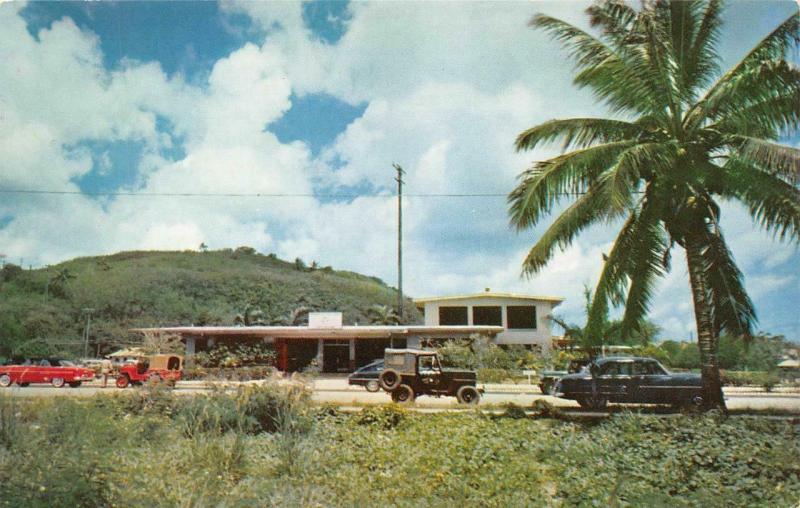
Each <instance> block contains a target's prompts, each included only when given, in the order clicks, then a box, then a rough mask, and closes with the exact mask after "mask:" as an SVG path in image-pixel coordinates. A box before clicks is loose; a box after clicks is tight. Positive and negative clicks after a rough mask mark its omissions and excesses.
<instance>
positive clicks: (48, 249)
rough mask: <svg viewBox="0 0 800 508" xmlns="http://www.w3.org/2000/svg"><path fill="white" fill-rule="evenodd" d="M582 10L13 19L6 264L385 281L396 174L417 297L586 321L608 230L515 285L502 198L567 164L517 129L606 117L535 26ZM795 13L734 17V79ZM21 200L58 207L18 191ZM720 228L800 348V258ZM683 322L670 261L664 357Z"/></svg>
mask: <svg viewBox="0 0 800 508" xmlns="http://www.w3.org/2000/svg"><path fill="white" fill-rule="evenodd" d="M587 5H588V3H587V2H582V1H565V2H544V1H542V2H487V3H482V2H469V3H467V2H429V3H411V2H382V3H377V2H352V3H348V2H340V1H331V2H314V3H311V2H303V3H300V2H276V3H266V2H243V3H238V2H223V3H214V2H88V3H83V2H80V3H70V2H55V3H51V2H34V3H24V2H6V3H0V253H2V254H3V255H5V256H6V257H5V261H6V262H13V263H19V264H23V265H24V266H26V267H27V266H29V265H32V266H34V267H39V266H44V265H47V264H54V263H57V262H60V261H64V260H67V259H71V258H73V257H76V256H86V255H99V254H108V253H114V252H118V251H122V250H133V249H137V250H151V249H158V250H186V249H191V250H197V249H198V248H199V246H200V244H201V243H205V244H206V245H208V246H209V248H211V249H222V248H236V247H238V246H242V245H247V246H251V247H254V248H255V249H257V250H258V251H259V252H262V253H265V254H266V253H276V254H277V255H278V256H279V257H281V258H284V259H289V260H293V259H295V258H297V257H299V258H301V259H303V260H305V261H306V262H307V263H310V262H312V261H316V262H317V263H319V264H320V265H321V266H326V265H330V266H333V267H334V268H336V269H345V270H354V271H358V272H361V273H365V274H369V275H374V276H378V277H380V278H382V279H383V280H385V281H386V282H387V283H389V284H390V285H396V283H397V271H396V270H397V268H396V248H397V245H396V226H397V202H396V198H395V191H396V183H395V181H394V177H395V173H394V169H393V167H392V164H393V163H398V164H401V165H402V166H403V168H404V169H405V171H406V175H405V182H406V187H405V194H406V198H405V200H404V203H403V226H404V245H403V250H404V257H403V260H404V263H403V270H404V281H403V285H404V290H405V292H406V293H407V294H408V295H410V296H413V297H421V296H431V295H446V294H454V293H465V292H478V291H483V290H484V289H485V288H491V290H493V291H504V292H521V293H528V294H539V295H554V296H560V297H563V298H566V301H565V302H564V303H563V304H562V305H561V306H560V307H558V308H557V309H556V314H558V315H559V316H561V317H563V318H565V319H567V320H568V321H573V322H578V323H579V322H581V321H582V320H583V315H582V312H583V310H582V309H583V296H582V292H583V287H584V285H590V286H593V285H594V284H595V283H596V280H597V276H598V274H599V271H600V268H601V263H602V254H603V252H608V250H609V248H610V246H611V242H612V241H613V238H614V232H615V229H614V226H615V225H614V224H610V225H602V226H598V227H595V228H593V229H591V230H589V231H588V232H586V233H584V234H583V235H582V236H581V237H580V238H579V239H578V241H576V242H575V243H573V245H571V246H570V247H569V248H567V249H566V250H564V251H562V252H560V253H559V254H558V255H557V256H555V257H554V259H553V260H552V261H551V263H550V264H549V265H548V266H547V268H545V269H544V270H543V271H542V272H541V273H540V274H538V275H537V276H535V277H533V278H523V277H522V276H521V264H522V260H523V259H524V257H525V254H526V253H527V250H528V249H529V248H530V247H531V246H532V245H533V244H534V243H535V241H536V240H537V238H538V237H539V236H540V235H541V234H542V232H543V231H544V229H545V228H546V226H547V224H548V221H544V222H543V224H542V225H540V226H539V227H537V228H536V229H533V230H528V231H523V232H517V231H515V230H514V229H512V228H511V227H509V222H508V211H507V203H506V196H507V194H508V193H509V192H510V191H511V190H512V189H513V187H514V185H515V182H516V176H517V175H518V174H519V173H520V172H522V171H523V170H525V169H526V168H527V167H529V166H530V165H531V164H532V163H533V162H534V161H536V160H542V159H545V158H547V157H550V156H553V155H555V154H556V153H557V152H556V151H554V150H553V149H551V148H547V149H541V150H540V149H537V150H536V151H534V152H525V153H516V152H515V150H514V146H513V143H514V139H515V137H516V135H517V134H518V133H519V132H521V131H522V130H524V129H526V128H528V127H530V126H533V125H536V124H538V123H541V122H543V121H546V120H550V119H553V118H568V117H573V116H607V114H608V113H607V111H605V109H604V108H603V106H602V105H600V104H598V103H597V102H596V101H595V100H594V99H593V98H592V96H591V95H589V93H588V92H586V91H581V90H578V89H576V88H575V87H574V86H573V85H572V70H573V68H572V65H571V64H570V62H569V60H568V57H567V55H566V53H565V52H564V51H563V50H561V49H560V47H559V46H558V45H557V44H556V43H554V42H553V41H551V40H549V39H548V38H547V36H546V35H545V34H543V33H540V32H537V31H535V30H532V29H531V28H529V27H528V26H527V22H528V20H529V19H530V18H531V17H532V16H533V15H534V14H535V13H537V12H544V13H547V14H550V15H554V16H556V17H559V18H561V19H564V20H566V21H569V22H571V23H574V24H576V25H578V26H580V27H585V28H586V27H587V20H586V16H585V14H584V13H583V11H584V9H585V8H586V6H587ZM796 8H797V7H796V4H794V3H793V2H791V1H768V0H763V1H755V2H746V1H738V2H737V1H733V2H729V4H728V7H727V9H726V11H725V14H724V19H725V25H724V27H723V30H724V31H723V36H722V38H721V40H720V44H719V48H720V57H721V59H722V65H723V67H729V66H730V65H733V64H734V63H735V62H736V61H737V60H738V59H739V58H741V57H742V56H743V55H744V54H745V53H746V52H747V51H748V50H749V49H750V48H751V47H752V46H753V45H754V44H755V43H756V42H757V41H758V40H759V39H760V38H761V37H763V36H764V35H765V34H766V33H768V32H769V31H770V30H771V29H772V28H774V27H775V26H777V25H778V24H779V23H780V22H781V21H782V20H783V19H785V18H786V17H787V16H788V15H790V14H791V13H792V12H796ZM789 142H790V143H792V144H794V145H797V144H798V143H797V140H796V139H793V140H789ZM20 190H25V191H47V192H48V193H37V192H25V193H20V192H8V191H20ZM50 192H60V193H61V194H54V193H50ZM178 194H183V195H178ZM432 194H433V196H432ZM464 194H482V196H474V195H473V196H463V195H464ZM256 195H260V196H256ZM722 226H723V228H724V231H725V234H726V237H727V239H728V241H729V243H730V244H731V247H732V249H733V251H734V254H735V258H736V261H737V262H738V264H739V266H740V267H741V269H742V270H743V272H744V274H745V281H746V286H747V288H748V290H749V292H750V294H751V296H752V298H753V300H754V301H755V304H756V308H757V311H758V314H759V317H760V322H759V326H758V328H759V330H762V331H765V332H769V333H774V334H784V335H786V336H788V337H789V338H791V339H794V340H800V317H799V316H798V313H797V308H798V302H799V301H800V271H799V270H798V268H797V267H798V266H800V252H799V251H798V247H797V245H796V244H787V243H780V242H778V241H777V240H774V239H773V238H772V237H770V236H769V235H767V234H765V233H763V232H761V231H759V230H758V229H756V228H755V227H754V226H753V224H752V222H751V220H750V218H749V217H748V215H747V213H746V211H745V210H744V209H743V208H741V207H739V206H738V205H736V204H735V203H725V204H724V205H723V212H722ZM330 310H336V309H330ZM691 310H692V309H691V300H690V294H689V286H688V277H687V274H686V269H685V260H684V258H683V256H682V253H681V252H680V251H676V252H675V254H674V259H673V268H672V271H671V273H670V274H669V275H668V276H667V277H666V278H665V279H664V280H663V281H662V283H661V284H660V286H659V289H658V292H657V294H656V297H655V300H654V302H653V305H652V309H651V317H652V319H653V321H654V322H656V323H657V324H658V325H659V326H661V327H662V329H663V331H662V338H674V339H679V340H680V339H687V338H690V337H692V336H693V334H694V319H693V315H692V312H691Z"/></svg>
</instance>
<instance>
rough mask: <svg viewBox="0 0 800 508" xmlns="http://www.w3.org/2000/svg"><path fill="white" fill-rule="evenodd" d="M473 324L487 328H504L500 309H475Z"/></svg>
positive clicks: (473, 310)
mask: <svg viewBox="0 0 800 508" xmlns="http://www.w3.org/2000/svg"><path fill="white" fill-rule="evenodd" d="M472 324H473V325H486V326H503V317H502V314H501V312H500V307H473V308H472Z"/></svg>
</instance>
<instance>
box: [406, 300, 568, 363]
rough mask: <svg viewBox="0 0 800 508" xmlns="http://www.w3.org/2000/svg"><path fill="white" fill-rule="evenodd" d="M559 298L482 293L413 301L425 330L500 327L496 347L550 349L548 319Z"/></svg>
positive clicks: (496, 337)
mask: <svg viewBox="0 0 800 508" xmlns="http://www.w3.org/2000/svg"><path fill="white" fill-rule="evenodd" d="M563 301H564V299H563V298H557V297H552V296H533V295H520V294H511V293H492V292H490V291H489V290H488V289H487V290H486V291H485V292H483V293H475V294H468V295H455V296H437V297H431V298H416V299H414V303H415V304H416V306H417V308H418V309H419V310H420V311H421V312H422V313H423V314H424V316H425V326H501V327H502V328H503V331H502V332H500V333H498V334H497V335H496V336H495V338H494V341H495V343H497V344H523V345H528V346H536V347H538V348H540V349H541V350H542V351H547V350H549V349H550V347H551V345H552V341H553V334H552V332H551V331H550V320H549V319H548V317H549V316H550V315H551V314H552V312H553V309H554V308H555V307H556V306H557V305H559V304H560V303H561V302H563Z"/></svg>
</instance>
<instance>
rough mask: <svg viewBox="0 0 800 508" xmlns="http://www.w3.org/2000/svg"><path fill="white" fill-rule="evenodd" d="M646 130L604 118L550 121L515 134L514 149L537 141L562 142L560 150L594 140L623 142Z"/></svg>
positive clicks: (644, 132)
mask: <svg viewBox="0 0 800 508" xmlns="http://www.w3.org/2000/svg"><path fill="white" fill-rule="evenodd" d="M646 132H647V131H646V130H645V129H644V128H643V127H641V126H639V125H637V124H635V123H630V122H624V121H621V120H607V119H605V118H570V119H566V120H550V121H548V122H545V123H543V124H540V125H537V126H536V127H532V128H530V129H528V130H526V131H524V132H522V133H521V134H520V135H519V136H517V141H516V147H517V151H521V150H533V149H534V148H536V146H538V145H540V144H546V143H552V142H555V141H557V140H561V141H563V145H562V150H567V149H569V148H572V147H578V148H585V147H588V146H590V145H593V144H595V143H598V142H600V143H608V142H611V141H624V140H628V139H634V138H637V137H638V136H642V135H644V134H646Z"/></svg>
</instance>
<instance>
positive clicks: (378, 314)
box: [367, 304, 400, 325]
mask: <svg viewBox="0 0 800 508" xmlns="http://www.w3.org/2000/svg"><path fill="white" fill-rule="evenodd" d="M367 317H369V320H370V323H371V324H373V325H397V324H400V317H399V316H398V315H397V312H395V310H394V309H393V308H391V307H389V306H388V305H377V304H376V305H373V306H371V307H370V308H369V309H367Z"/></svg>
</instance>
